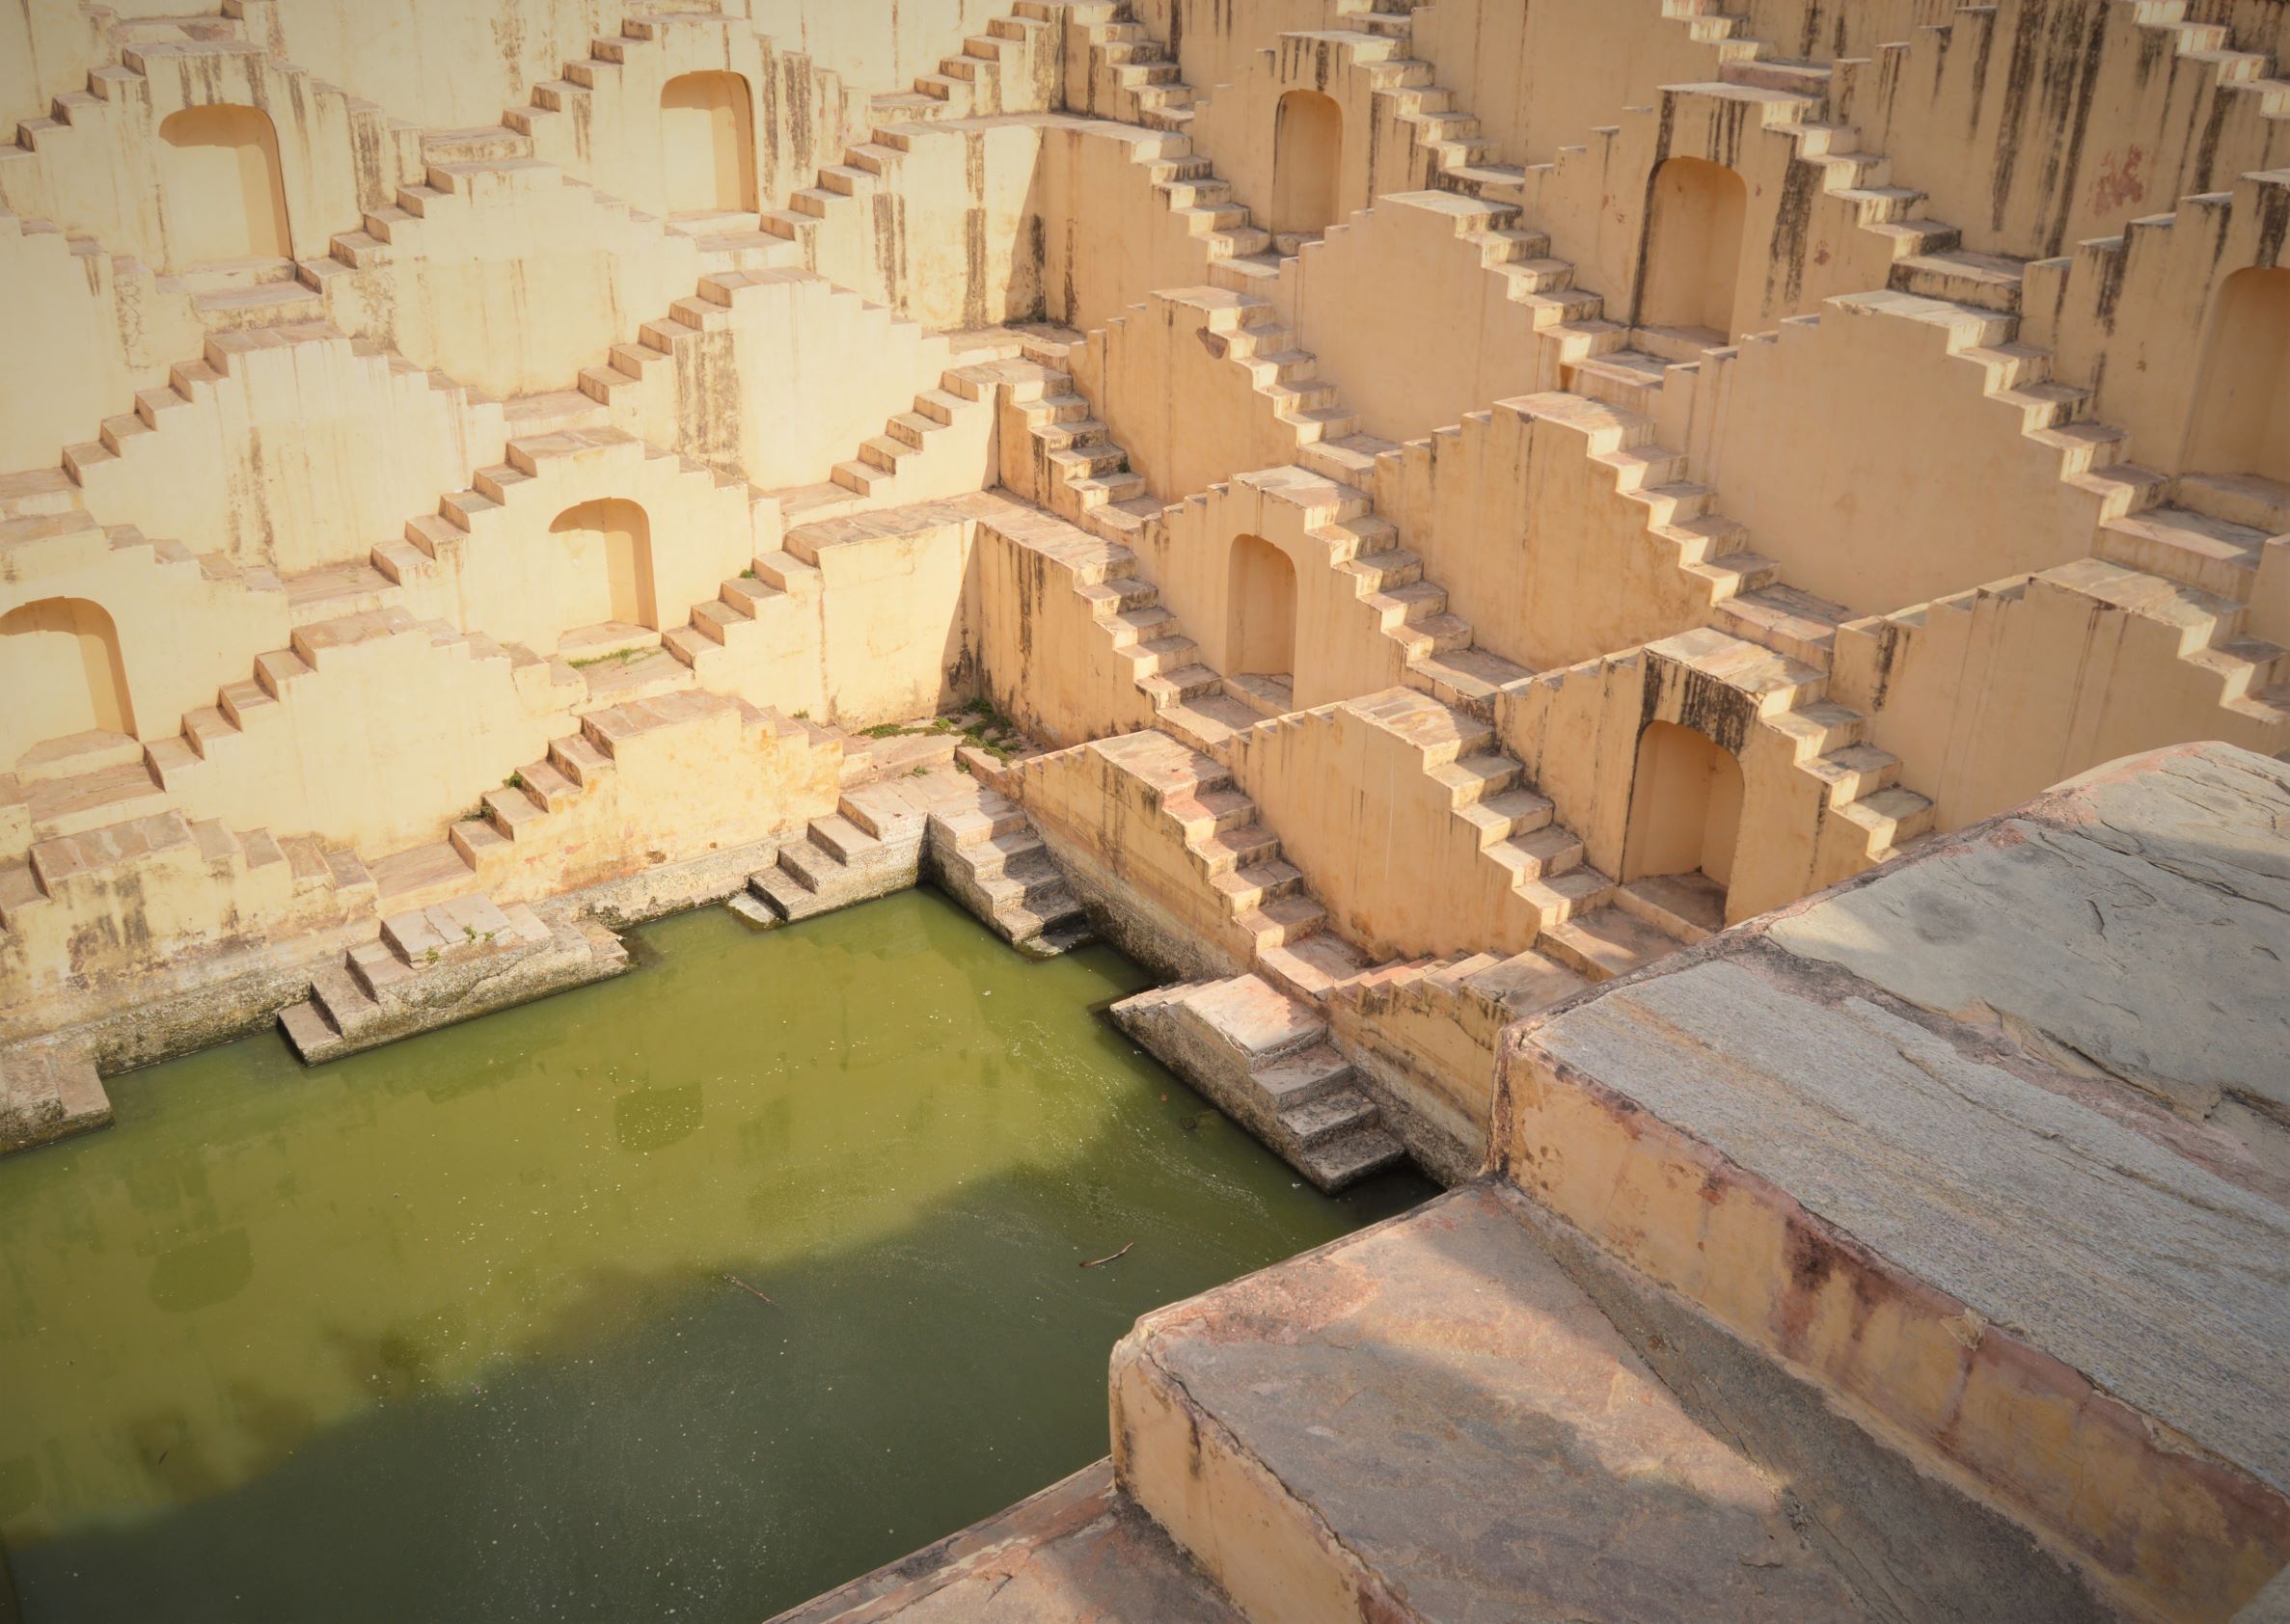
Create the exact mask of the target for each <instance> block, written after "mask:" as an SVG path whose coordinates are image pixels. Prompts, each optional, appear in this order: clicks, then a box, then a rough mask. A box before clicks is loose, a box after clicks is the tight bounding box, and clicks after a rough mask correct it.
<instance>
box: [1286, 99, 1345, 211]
mask: <svg viewBox="0 0 2290 1624" xmlns="http://www.w3.org/2000/svg"><path fill="white" fill-rule="evenodd" d="M1273 119H1274V122H1273V126H1272V218H1271V222H1270V225H1269V227H1268V230H1271V231H1272V233H1273V234H1274V235H1276V236H1299V237H1317V236H1320V235H1321V234H1322V233H1323V232H1325V231H1326V230H1327V229H1328V228H1329V227H1330V226H1333V225H1334V224H1336V222H1337V221H1338V220H1340V219H1341V218H1343V211H1344V205H1343V202H1342V190H1341V188H1342V185H1343V176H1344V109H1343V108H1342V107H1340V106H1338V105H1337V104H1336V101H1335V98H1334V97H1332V96H1327V95H1322V94H1321V93H1320V92H1318V91H1290V92H1289V93H1288V94H1287V95H1284V96H1282V97H1281V98H1280V105H1279V107H1278V109H1277V110H1276V111H1275V113H1274V115H1273Z"/></svg>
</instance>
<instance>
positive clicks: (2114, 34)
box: [1859, 0, 2290, 258]
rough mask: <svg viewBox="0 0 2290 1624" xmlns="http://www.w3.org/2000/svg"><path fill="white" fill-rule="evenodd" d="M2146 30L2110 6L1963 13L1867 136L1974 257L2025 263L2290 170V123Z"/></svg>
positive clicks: (1879, 97)
mask: <svg viewBox="0 0 2290 1624" xmlns="http://www.w3.org/2000/svg"><path fill="white" fill-rule="evenodd" d="M2145 20H2146V19H2145V18H2144V16H2143V14H2142V13H2141V12H2140V9H2139V8H2137V7H2132V6H2121V5H2114V4H2111V3H2109V0H2073V3H2071V4H2069V5H2066V6H2059V5H2052V4H2030V3H2029V0H2002V3H2001V4H1999V5H1998V6H1996V7H1995V8H1994V9H1993V10H1988V11H1983V10H1977V9H1967V10H1966V11H1964V12H1962V13H1960V14H1958V16H1957V19H1956V20H1955V21H1954V24H1953V26H1952V28H1951V29H1950V30H1949V34H1947V35H1946V36H1942V35H1934V34H1924V35H1920V36H1918V37H1916V38H1915V39H1914V40H1913V41H1911V43H1910V44H1909V46H1908V48H1907V49H1906V50H1905V52H1903V53H1900V60H1899V61H1897V62H1887V63H1885V64H1884V65H1883V67H1884V71H1883V72H1882V73H1881V74H1879V75H1878V77H1877V79H1876V81H1875V90H1874V93H1873V95H1870V96H1869V97H1867V98H1865V104H1864V105H1863V106H1862V107H1861V108H1860V109H1859V118H1860V120H1861V122H1862V127H1863V128H1864V129H1865V131H1866V132H1867V140H1868V142H1869V144H1870V145H1871V146H1872V147H1873V149H1875V150H1878V151H1882V152H1889V153H1891V154H1892V155H1893V157H1894V160H1895V166H1896V168H1897V169H1898V171H1899V174H1900V176H1901V177H1902V178H1903V179H1904V180H1907V181H1908V182H1910V183H1911V184H1914V185H1916V186H1918V187H1920V188H1922V189H1923V190H1924V191H1925V192H1927V193H1928V194H1929V201H1928V203H1926V204H1925V207H1926V209H1927V210H1928V211H1929V213H1930V214H1931V215H1932V216H1933V217H1934V218H1937V219H1942V220H1946V221H1949V223H1950V224H1952V225H1955V226H1958V227H1960V228H1962V230H1963V231H1964V235H1965V243H1966V245H1967V246H1968V247H1972V248H1977V249H1986V250H1992V251H1995V252H1998V253H2004V254H2012V255H2017V256H2020V257H2027V258H2035V257H2043V256H2046V255H2053V254H2060V253H2065V252H2067V251H2068V250H2069V249H2071V248H2072V247H2073V246H2074V245H2075V244H2076V243H2078V242H2081V241H2083V240H2084V239H2085V238H2087V237H2094V236H2101V235H2105V234H2109V233H2112V232H2115V231H2119V230H2122V229H2123V227H2124V225H2125V223H2126V222H2128V221H2130V220H2132V219H2134V218H2137V217H2138V216H2140V215H2142V214H2151V213H2154V212H2157V211H2158V210H2165V209H2168V208H2169V207H2170V206H2171V205H2172V203H2174V202H2175V201H2176V200H2177V199H2178V198H2180V197H2181V196H2184V195H2186V194H2188V193H2193V192H2204V191H2211V190H2214V189H2217V188H2221V187H2224V186H2227V185H2231V184H2232V182H2233V177H2234V176H2238V175H2241V174H2244V173H2246V172H2248V171H2251V170H2264V169H2276V168H2279V167H2281V165H2282V164H2283V163H2284V162H2285V161H2290V123H2285V122H2284V121H2283V120H2281V119H2279V118H2270V117H2268V116H2266V114H2265V111H2264V107H2265V102H2264V99H2263V98H2262V97H2260V96H2258V95H2250V94H2247V93H2240V92H2237V91H2234V90H2232V89H2229V88H2225V87H2222V85H2221V84H2220V74H2219V69H2218V67H2217V64H2216V62H2215V60H2213V59H2212V58H2210V57H2209V56H2207V55H2204V54H2201V53H2195V54H2181V53H2180V52H2178V51H2177V50H2176V49H2175V48H2174V46H2175V41H2173V39H2172V37H2171V36H2170V34H2169V33H2168V32H2167V31H2166V30H2164V29H2161V28H2157V27H2150V26H2142V22H2143V21H2145ZM2154 20H2157V21H2160V20H2162V19H2154ZM2246 48H2249V47H2247V46H2246ZM2257 48H2260V49H2264V48H2265V46H2264V43H2263V41H2261V42H2260V44H2259V45H2258V47H2257ZM1999 63H2009V64H2010V70H2009V71H2008V72H1996V71H1994V70H1993V67H1994V65H1996V64H1999ZM2039 154H2056V157H2053V158H2046V159H2044V160H2043V161H2031V160H2035V159H2036V158H2037V155H2039Z"/></svg>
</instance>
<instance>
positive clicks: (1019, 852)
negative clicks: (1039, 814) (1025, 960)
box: [898, 772, 1097, 959]
mask: <svg viewBox="0 0 2290 1624" xmlns="http://www.w3.org/2000/svg"><path fill="white" fill-rule="evenodd" d="M934 777H935V779H936V781H935V782H934V783H933V784H932V785H931V786H930V793H929V798H928V800H927V801H926V802H925V807H926V817H927V832H926V834H925V837H924V838H925V846H924V871H925V873H927V874H928V875H929V877H930V878H931V879H932V880H936V881H937V882H938V884H939V885H940V887H941V889H943V890H945V891H947V892H948V893H950V894H951V895H952V896H953V897H954V898H955V899H956V900H957V901H959V902H960V903H961V904H962V905H963V906H964V907H967V908H968V909H969V910H970V912H972V913H973V914H975V915H977V916H978V917H979V918H980V919H982V920H984V921H985V922H986V923H987V924H988V925H989V926H991V927H992V928H993V930H994V932H995V934H996V935H998V936H1000V937H1001V938H1002V939H1003V940H1004V941H1006V942H1008V943H1010V945H1011V946H1013V947H1016V948H1018V949H1019V950H1020V951H1021V952H1023V953H1026V954H1028V955H1030V956H1033V957H1036V958H1043V959H1049V958H1054V957H1055V956H1057V955H1058V954H1061V953H1067V952H1070V951H1072V950H1073V949H1075V948H1077V947H1082V946H1085V945H1087V944H1088V943H1090V942H1093V941H1095V940H1096V939H1097V934H1096V932H1095V931H1094V930H1093V929H1092V928H1091V926H1090V923H1089V916H1088V914H1087V913H1086V912H1085V911H1083V909H1082V907H1081V903H1080V899H1078V898H1077V897H1076V896H1075V895H1074V892H1073V888H1072V887H1071V886H1070V885H1069V884H1067V882H1066V878H1065V875H1064V873H1063V872H1062V871H1061V870H1060V869H1059V868H1058V866H1057V864H1056V863H1055V862H1054V861H1053V860H1052V859H1051V858H1050V849H1049V848H1048V847H1046V846H1044V845H1043V844H1042V837H1041V836H1040V835H1038V834H1036V833H1035V832H1034V828H1033V825H1032V823H1031V822H1030V821H1029V820H1028V819H1027V818H1026V815H1025V810H1024V808H1022V807H1021V806H1020V805H1019V804H1018V803H1017V802H1016V801H1014V800H1012V799H1010V798H1009V797H1007V796H1005V795H1003V794H1001V793H1000V792H999V791H997V790H994V789H991V788H989V787H988V786H986V785H985V784H982V783H980V782H978V780H977V779H976V778H975V777H974V776H972V775H970V774H968V773H962V772H946V773H940V774H936V775H934ZM898 787H899V788H901V789H904V788H905V785H903V784H901V785H899V786H898Z"/></svg>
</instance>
